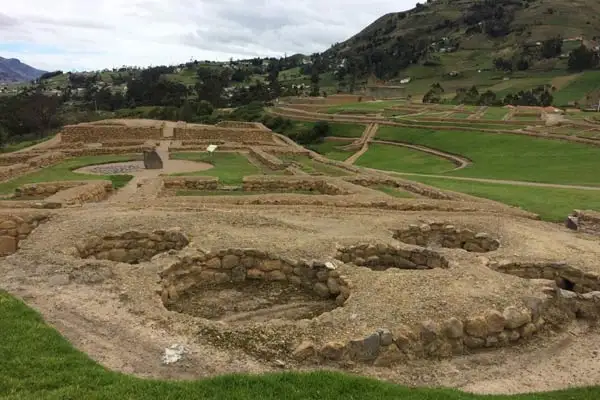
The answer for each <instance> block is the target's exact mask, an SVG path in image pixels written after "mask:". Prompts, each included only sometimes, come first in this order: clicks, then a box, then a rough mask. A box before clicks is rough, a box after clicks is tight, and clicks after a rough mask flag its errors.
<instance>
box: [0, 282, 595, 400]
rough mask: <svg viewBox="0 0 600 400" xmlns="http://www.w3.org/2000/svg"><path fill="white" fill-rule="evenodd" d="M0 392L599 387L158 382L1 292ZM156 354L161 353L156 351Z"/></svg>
mask: <svg viewBox="0 0 600 400" xmlns="http://www.w3.org/2000/svg"><path fill="white" fill-rule="evenodd" d="M0 332H2V340H1V341H0V354H1V355H2V359H1V361H0V397H1V398H2V399H5V400H31V399H40V400H67V399H73V400H76V399H77V400H78V399H86V400H100V399H108V400H115V399H136V400H150V399H160V400H175V399H202V400H254V399H260V400H282V399H285V400H338V399H345V400H400V399H401V400H485V399H489V400H492V399H494V400H575V399H577V400H595V399H598V398H599V397H600V389H598V388H593V387H591V388H580V389H569V390H564V391H559V392H551V393H544V394H528V395H518V396H493V397H490V396H477V395H472V394H467V393H463V392H459V391H456V390H450V389H415V388H406V387H403V386H398V385H394V384H391V383H386V382H381V381H377V380H373V379H367V378H362V377H357V376H351V375H344V374H340V373H333V372H321V371H318V372H312V373H279V374H269V375H226V376H221V377H217V378H213V379H206V380H197V381H159V380H155V379H140V378H135V377H132V376H127V375H124V374H120V373H116V372H112V371H109V370H107V369H106V368H103V367H102V366H100V365H98V364H96V363H95V362H94V361H93V360H91V359H90V358H89V357H88V356H87V355H85V354H83V353H81V352H79V351H77V350H75V349H74V348H73V346H72V345H71V344H70V343H69V342H68V341H67V340H65V339H64V338H63V337H62V336H60V334H59V333H58V332H57V331H56V330H55V329H54V328H51V327H50V326H48V325H47V324H46V323H45V322H44V320H43V319H42V318H41V316H40V315H39V314H38V313H37V312H35V311H34V310H32V309H31V308H29V307H27V306H26V305H25V304H24V303H22V302H21V301H19V300H17V299H15V298H14V297H12V296H10V295H8V294H7V293H6V292H3V291H0ZM157 357H158V355H157Z"/></svg>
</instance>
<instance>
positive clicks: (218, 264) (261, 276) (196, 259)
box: [159, 249, 351, 307]
mask: <svg viewBox="0 0 600 400" xmlns="http://www.w3.org/2000/svg"><path fill="white" fill-rule="evenodd" d="M159 275H160V277H161V279H162V283H161V285H162V289H161V298H162V301H163V303H164V304H165V306H167V307H169V305H170V304H172V303H173V302H175V301H177V299H178V298H179V297H180V296H181V295H182V294H184V293H185V292H187V291H188V290H191V289H194V288H198V287H202V286H214V285H218V284H225V283H241V282H244V281H246V280H263V281H279V282H289V283H290V284H292V285H294V286H297V287H301V288H304V289H305V290H307V291H311V292H313V293H314V294H316V295H317V296H319V297H321V298H324V299H327V298H329V299H335V301H336V303H337V304H338V305H343V304H344V302H345V301H346V300H347V299H348V297H349V296H350V289H351V284H350V282H349V281H348V280H347V279H346V278H345V277H344V276H341V275H340V274H339V272H338V271H337V270H336V268H335V266H334V265H333V264H332V263H323V262H308V261H305V260H292V259H288V258H284V257H279V256H277V255H274V254H269V253H267V252H264V251H261V250H256V249H224V250H221V251H216V252H210V251H207V252H204V251H200V250H198V251H193V250H192V249H190V252H189V253H188V254H184V255H182V256H181V257H179V259H178V260H177V261H175V262H173V263H171V264H170V265H168V266H166V267H165V268H164V269H163V270H162V271H161V272H160V273H159Z"/></svg>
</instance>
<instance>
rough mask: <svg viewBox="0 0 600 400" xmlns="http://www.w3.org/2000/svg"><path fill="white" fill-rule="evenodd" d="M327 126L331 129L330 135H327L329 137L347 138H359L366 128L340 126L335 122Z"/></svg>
mask: <svg viewBox="0 0 600 400" xmlns="http://www.w3.org/2000/svg"><path fill="white" fill-rule="evenodd" d="M329 126H330V127H331V133H330V134H329V136H338V137H349V138H358V137H361V136H362V134H363V132H364V131H365V128H366V126H365V125H357V124H340V123H337V122H333V123H332V122H330V123H329Z"/></svg>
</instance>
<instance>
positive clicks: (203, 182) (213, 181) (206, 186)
mask: <svg viewBox="0 0 600 400" xmlns="http://www.w3.org/2000/svg"><path fill="white" fill-rule="evenodd" d="M163 184H164V188H165V189H175V190H177V189H190V190H217V189H218V187H219V178H215V177H212V176H165V177H163Z"/></svg>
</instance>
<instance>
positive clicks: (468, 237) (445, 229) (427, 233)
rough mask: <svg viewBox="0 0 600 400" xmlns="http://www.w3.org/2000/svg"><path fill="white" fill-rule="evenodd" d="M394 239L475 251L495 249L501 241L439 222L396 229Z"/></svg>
mask: <svg viewBox="0 0 600 400" xmlns="http://www.w3.org/2000/svg"><path fill="white" fill-rule="evenodd" d="M394 239H397V240H399V241H401V242H404V243H407V244H412V245H417V246H431V245H438V246H442V247H448V248H453V249H457V248H460V249H464V250H466V251H471V252H475V253H486V252H489V251H495V250H498V248H499V247H500V241H499V240H498V239H494V238H492V237H490V235H489V234H487V233H485V232H478V233H477V232H473V231H472V230H470V229H460V228H456V227H455V226H454V225H447V224H444V223H437V222H435V223H432V224H422V225H420V226H419V225H410V226H409V227H408V228H406V229H399V230H396V231H394Z"/></svg>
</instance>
